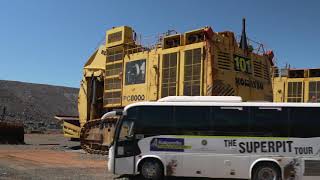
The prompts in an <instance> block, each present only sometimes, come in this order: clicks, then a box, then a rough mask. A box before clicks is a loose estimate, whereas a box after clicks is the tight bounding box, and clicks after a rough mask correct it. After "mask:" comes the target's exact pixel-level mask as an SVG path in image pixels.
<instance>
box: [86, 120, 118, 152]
mask: <svg viewBox="0 0 320 180" xmlns="http://www.w3.org/2000/svg"><path fill="white" fill-rule="evenodd" d="M118 119H119V118H118V117H109V118H108V119H105V120H101V119H94V120H90V121H88V122H87V123H86V124H84V126H83V127H82V128H81V132H80V145H81V148H82V149H83V150H85V151H86V152H88V153H90V154H101V155H108V150H109V146H110V144H111V142H112V140H113V139H112V137H113V133H114V129H115V124H116V122H117V120H118Z"/></svg>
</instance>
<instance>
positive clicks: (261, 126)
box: [250, 107, 289, 137]
mask: <svg viewBox="0 0 320 180" xmlns="http://www.w3.org/2000/svg"><path fill="white" fill-rule="evenodd" d="M251 112H252V119H251V121H250V131H251V134H252V135H254V136H265V137H288V136H289V124H288V111H287V108H284V107H272V108H270V107H251Z"/></svg>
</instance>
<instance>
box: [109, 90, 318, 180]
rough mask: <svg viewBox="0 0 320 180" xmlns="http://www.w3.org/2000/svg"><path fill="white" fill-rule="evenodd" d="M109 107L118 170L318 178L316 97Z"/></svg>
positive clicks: (169, 100) (259, 179) (150, 174)
mask: <svg viewBox="0 0 320 180" xmlns="http://www.w3.org/2000/svg"><path fill="white" fill-rule="evenodd" d="M115 113H117V114H119V115H121V116H122V117H121V119H120V120H119V122H118V124H117V128H116V132H115V136H114V142H113V145H112V146H111V147H110V150H109V161H108V169H109V171H111V172H112V173H114V174H117V175H137V174H140V176H142V177H143V178H145V179H163V178H164V177H165V176H178V177H209V178H235V179H237V178H239V179H253V180H280V179H281V180H293V179H295V180H300V179H302V180H311V179H312V180H320V103H271V102H242V100H241V98H240V97H222V96H211V97H208V96H207V97H205V96H201V97H200V96H197V97H185V96H180V97H178V96H177V97H166V98H163V99H160V100H159V101H157V102H140V103H134V104H131V105H128V106H127V107H125V109H124V110H123V111H121V112H109V113H107V114H105V117H107V116H110V115H115Z"/></svg>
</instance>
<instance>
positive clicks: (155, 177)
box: [140, 159, 164, 180]
mask: <svg viewBox="0 0 320 180" xmlns="http://www.w3.org/2000/svg"><path fill="white" fill-rule="evenodd" d="M140 172H141V176H142V178H143V179H150V180H161V179H163V176H164V175H163V166H162V164H161V163H160V162H159V161H158V160H154V159H147V160H145V161H144V162H143V163H142V165H141V171H140Z"/></svg>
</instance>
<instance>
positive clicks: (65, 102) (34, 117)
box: [0, 80, 78, 132]
mask: <svg viewBox="0 0 320 180" xmlns="http://www.w3.org/2000/svg"><path fill="white" fill-rule="evenodd" d="M77 96H78V89H77V88H70V87H62V86H52V85H43V84H33V83H24V82H17V81H4V80H0V121H6V122H10V121H18V122H22V123H23V124H24V126H25V131H27V132H28V131H29V132H30V131H38V132H44V131H48V130H58V129H61V126H60V124H59V122H58V121H57V120H56V119H54V116H55V115H57V114H60V115H61V114H63V115H72V116H76V115H77Z"/></svg>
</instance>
